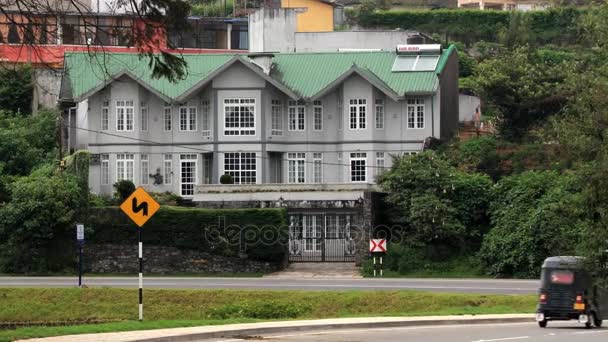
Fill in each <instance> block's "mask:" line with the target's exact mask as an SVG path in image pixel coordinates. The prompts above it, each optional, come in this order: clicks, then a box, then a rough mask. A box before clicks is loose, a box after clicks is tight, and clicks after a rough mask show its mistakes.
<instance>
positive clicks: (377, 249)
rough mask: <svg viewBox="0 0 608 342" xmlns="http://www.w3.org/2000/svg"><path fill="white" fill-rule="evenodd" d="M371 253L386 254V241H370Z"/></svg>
mask: <svg viewBox="0 0 608 342" xmlns="http://www.w3.org/2000/svg"><path fill="white" fill-rule="evenodd" d="M369 252H370V253H386V240H385V239H371V240H369Z"/></svg>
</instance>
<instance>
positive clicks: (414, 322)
mask: <svg viewBox="0 0 608 342" xmlns="http://www.w3.org/2000/svg"><path fill="white" fill-rule="evenodd" d="M493 316H494V315H493ZM323 321H325V320H319V321H318V324H302V325H297V324H295V325H289V326H280V325H279V324H280V323H282V322H276V323H278V324H277V326H265V327H251V328H237V329H234V328H231V327H229V326H226V327H225V328H226V329H225V330H221V331H209V332H200V333H192V334H185V335H178V336H162V337H154V338H143V339H135V340H131V341H137V342H182V341H198V340H204V339H212V338H231V337H236V336H256V335H267V334H278V333H286V332H297V331H322V330H339V329H373V328H397V327H416V326H435V325H461V324H469V325H471V324H497V323H527V322H534V316H533V315H532V314H525V315H516V316H511V315H510V316H508V317H489V316H485V315H479V316H462V318H454V316H450V317H449V318H443V319H442V318H439V317H436V318H431V317H420V318H419V319H416V318H414V319H408V320H403V319H394V320H382V321H357V322H343V323H339V322H327V323H325V322H323ZM332 321H334V320H332ZM305 322H310V321H305ZM291 323H297V321H294V322H291ZM262 324H264V323H262Z"/></svg>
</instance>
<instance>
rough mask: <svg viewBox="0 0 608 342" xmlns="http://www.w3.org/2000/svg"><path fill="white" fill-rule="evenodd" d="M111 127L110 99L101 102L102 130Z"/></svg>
mask: <svg viewBox="0 0 608 342" xmlns="http://www.w3.org/2000/svg"><path fill="white" fill-rule="evenodd" d="M109 129H110V101H103V103H102V104H101V130H102V131H107V130H109Z"/></svg>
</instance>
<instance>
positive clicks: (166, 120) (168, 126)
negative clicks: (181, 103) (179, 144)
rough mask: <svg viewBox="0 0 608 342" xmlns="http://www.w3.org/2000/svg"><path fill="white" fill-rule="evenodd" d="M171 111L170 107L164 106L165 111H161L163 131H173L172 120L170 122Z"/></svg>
mask: <svg viewBox="0 0 608 342" xmlns="http://www.w3.org/2000/svg"><path fill="white" fill-rule="evenodd" d="M172 119H173V118H172V111H171V106H169V105H168V104H165V109H164V111H163V131H165V132H171V130H172V129H173V120H172Z"/></svg>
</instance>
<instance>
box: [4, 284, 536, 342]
mask: <svg viewBox="0 0 608 342" xmlns="http://www.w3.org/2000/svg"><path fill="white" fill-rule="evenodd" d="M137 298H138V297H137V290H136V289H115V288H84V289H78V288H72V289H65V288H49V289H39V288H10V289H9V288H5V289H0V341H12V340H15V339H20V338H33V337H47V336H57V335H66V334H82V333H97V332H111V331H130V330H145V329H161V328H174V327H190V326H202V325H211V324H232V323H251V322H260V321H271V320H293V319H322V318H348V317H373V316H387V317H388V316H393V317H395V316H431V315H463V314H473V315H477V314H509V313H532V312H534V309H535V305H536V296H534V295H517V296H516V295H476V294H451V293H431V292H419V291H378V292H370V291H339V292H338V291H327V292H321V291H266V290H250V291H247V290H162V289H150V290H145V293H144V303H145V304H144V308H145V309H144V311H145V312H144V319H145V320H144V322H138V321H137V316H138V311H137V302H138V300H137ZM90 322H109V323H101V324H87V323H90ZM30 325H31V326H30Z"/></svg>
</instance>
